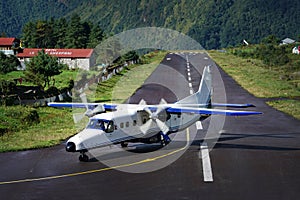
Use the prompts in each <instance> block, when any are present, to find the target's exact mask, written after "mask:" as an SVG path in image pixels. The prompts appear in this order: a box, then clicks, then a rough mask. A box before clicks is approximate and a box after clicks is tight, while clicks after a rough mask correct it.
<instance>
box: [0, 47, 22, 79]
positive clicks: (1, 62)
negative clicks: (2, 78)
mask: <svg viewBox="0 0 300 200" xmlns="http://www.w3.org/2000/svg"><path fill="white" fill-rule="evenodd" d="M18 66H20V61H19V60H18V59H17V58H16V57H15V56H13V55H9V56H7V55H5V54H4V53H3V52H0V74H6V73H9V72H12V71H15V70H17V68H18Z"/></svg>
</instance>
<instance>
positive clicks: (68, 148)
mask: <svg viewBox="0 0 300 200" xmlns="http://www.w3.org/2000/svg"><path fill="white" fill-rule="evenodd" d="M66 151H67V152H75V151H76V146H75V144H74V142H68V143H67V146H66Z"/></svg>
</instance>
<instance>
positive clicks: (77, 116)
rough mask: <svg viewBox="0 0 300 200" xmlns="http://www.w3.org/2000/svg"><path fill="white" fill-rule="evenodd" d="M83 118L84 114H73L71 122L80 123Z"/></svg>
mask: <svg viewBox="0 0 300 200" xmlns="http://www.w3.org/2000/svg"><path fill="white" fill-rule="evenodd" d="M84 116H85V113H74V114H73V120H74V122H75V123H78V122H80V121H81V120H82V119H83V118H84Z"/></svg>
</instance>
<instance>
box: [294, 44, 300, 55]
mask: <svg viewBox="0 0 300 200" xmlns="http://www.w3.org/2000/svg"><path fill="white" fill-rule="evenodd" d="M293 54H298V55H299V54H300V46H295V47H294V48H293Z"/></svg>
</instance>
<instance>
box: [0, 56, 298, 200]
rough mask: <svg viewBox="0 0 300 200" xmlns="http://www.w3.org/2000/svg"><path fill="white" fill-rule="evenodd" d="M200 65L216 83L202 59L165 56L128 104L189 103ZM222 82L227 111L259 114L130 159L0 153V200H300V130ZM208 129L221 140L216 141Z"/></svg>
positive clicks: (144, 148) (111, 151)
mask: <svg viewBox="0 0 300 200" xmlns="http://www.w3.org/2000/svg"><path fill="white" fill-rule="evenodd" d="M187 61H188V62H187ZM187 63H189V64H187ZM187 65H189V66H190V67H189V69H190V70H189V71H188V70H187V69H188V68H187ZM206 65H212V66H213V76H214V77H218V74H219V73H218V71H219V70H217V67H216V66H215V64H214V63H213V61H212V60H211V59H210V58H209V56H208V55H207V54H203V53H197V54H196V53H181V54H180V53H178V54H175V53H173V54H168V55H167V56H166V58H165V59H164V60H163V61H162V63H161V64H160V65H159V67H158V68H157V69H156V71H155V72H154V73H153V74H152V75H151V76H150V77H149V78H148V79H147V81H146V82H145V84H144V85H143V86H142V87H141V88H140V89H139V90H138V91H137V92H136V93H135V94H134V95H133V96H132V97H131V98H130V99H129V100H128V102H130V103H138V102H139V101H140V100H141V99H142V98H143V99H144V100H146V102H147V103H149V104H153V103H159V101H160V99H161V98H164V99H165V100H166V101H168V102H175V101H177V100H178V99H181V98H183V97H185V96H188V95H189V94H190V92H191V89H192V90H194V91H195V90H197V88H198V85H199V82H200V79H201V73H202V69H203V67H204V66H206ZM188 73H190V74H188ZM220 74H221V77H222V80H223V81H224V85H225V89H226V99H227V101H228V102H229V103H253V104H255V105H256V106H257V107H256V108H250V109H249V108H248V110H257V111H262V112H264V114H263V115H260V116H248V117H239V118H236V117H226V118H224V125H223V126H220V127H221V128H222V129H221V130H218V128H219V127H218V125H215V126H211V124H212V123H211V121H213V120H214V119H207V120H206V121H204V123H202V126H203V129H201V128H200V129H199V130H197V128H196V126H195V125H193V126H191V127H190V128H189V129H187V130H186V131H182V132H180V133H178V134H174V135H172V138H173V141H174V142H173V143H171V145H168V146H167V147H165V148H163V149H160V148H159V147H158V146H157V145H141V144H130V146H129V148H128V151H123V150H121V149H120V148H119V147H118V146H112V147H105V148H101V149H98V150H94V151H92V152H91V153H92V155H94V156H95V158H91V160H90V162H88V163H80V162H78V154H76V153H74V154H73V153H67V152H65V150H64V145H63V144H62V145H58V146H55V147H52V148H47V149H41V150H31V151H24V152H10V153H2V154H0V160H1V164H0V195H1V199H105V200H106V199H151V200H153V199H244V200H245V199H298V198H299V196H300V190H299V189H300V170H299V169H300V128H299V127H300V122H299V121H298V120H296V119H294V118H292V117H290V116H287V115H285V114H283V113H281V112H279V111H276V110H274V109H272V108H271V107H269V106H267V105H266V104H265V102H264V101H263V100H262V99H259V98H255V97H253V96H252V95H250V94H249V93H248V92H246V91H245V90H244V89H242V88H241V87H240V86H239V85H237V84H236V82H235V81H233V80H232V78H231V77H229V76H228V75H226V74H225V73H224V72H222V71H221V70H220ZM189 77H190V80H189ZM216 80H218V78H215V80H214V83H213V85H214V87H215V90H214V95H213V100H214V101H217V102H221V101H222V100H224V99H225V96H224V93H223V92H224V91H223V90H224V88H223V84H222V83H221V82H220V81H216ZM190 83H191V85H190ZM190 86H192V87H190ZM226 99H225V100H226ZM217 120H219V118H218V119H217ZM220 122H221V125H222V123H223V119H222V118H221V121H220ZM214 128H215V129H216V130H218V131H219V132H220V133H222V135H221V137H220V138H218V136H219V132H218V133H217V132H216V133H215V134H213V131H212V130H213V129H214ZM207 130H210V131H211V133H209V134H207ZM203 137H206V139H205V141H206V142H207V143H208V145H209V147H213V149H212V150H211V151H210V152H209V157H210V164H211V173H212V178H213V181H212V182H205V181H204V176H205V175H204V172H203V171H204V170H203V169H204V168H203V164H202V161H201V155H200V154H201V153H200V144H202V143H203V141H204V140H203ZM155 150H156V151H155ZM199 157H200V158H199ZM100 161H101V162H100Z"/></svg>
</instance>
